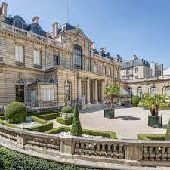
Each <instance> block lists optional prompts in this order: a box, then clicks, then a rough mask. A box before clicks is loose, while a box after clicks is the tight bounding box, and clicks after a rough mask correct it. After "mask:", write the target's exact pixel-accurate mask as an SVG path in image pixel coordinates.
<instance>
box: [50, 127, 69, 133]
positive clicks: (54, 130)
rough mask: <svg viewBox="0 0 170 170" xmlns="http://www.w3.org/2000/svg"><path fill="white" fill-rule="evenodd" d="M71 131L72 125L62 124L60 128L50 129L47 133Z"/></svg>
mask: <svg viewBox="0 0 170 170" xmlns="http://www.w3.org/2000/svg"><path fill="white" fill-rule="evenodd" d="M69 131H70V127H67V126H60V127H58V128H54V129H51V130H48V131H47V133H48V134H58V133H60V132H69Z"/></svg>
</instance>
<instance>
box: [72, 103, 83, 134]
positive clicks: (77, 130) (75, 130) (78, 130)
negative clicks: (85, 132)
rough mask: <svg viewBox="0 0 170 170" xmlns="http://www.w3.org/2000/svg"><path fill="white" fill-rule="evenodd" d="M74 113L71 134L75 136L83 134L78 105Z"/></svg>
mask: <svg viewBox="0 0 170 170" xmlns="http://www.w3.org/2000/svg"><path fill="white" fill-rule="evenodd" d="M73 113H74V115H73V120H72V126H71V134H72V135H73V136H82V127H81V123H80V119H79V110H78V107H77V106H75V108H74V112H73Z"/></svg>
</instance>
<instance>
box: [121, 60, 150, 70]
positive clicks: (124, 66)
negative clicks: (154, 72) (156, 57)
mask: <svg viewBox="0 0 170 170" xmlns="http://www.w3.org/2000/svg"><path fill="white" fill-rule="evenodd" d="M136 66H150V64H149V62H148V61H146V60H144V59H139V58H137V59H134V60H130V61H126V62H123V63H122V69H127V68H131V67H136Z"/></svg>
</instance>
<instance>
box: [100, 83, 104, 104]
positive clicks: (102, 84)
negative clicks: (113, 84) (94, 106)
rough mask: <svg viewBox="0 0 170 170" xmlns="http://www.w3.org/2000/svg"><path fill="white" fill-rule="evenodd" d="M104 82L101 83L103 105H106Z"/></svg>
mask: <svg viewBox="0 0 170 170" xmlns="http://www.w3.org/2000/svg"><path fill="white" fill-rule="evenodd" d="M104 88H105V87H104V82H103V81H102V82H101V100H102V103H104Z"/></svg>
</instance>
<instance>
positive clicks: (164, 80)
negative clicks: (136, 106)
mask: <svg viewBox="0 0 170 170" xmlns="http://www.w3.org/2000/svg"><path fill="white" fill-rule="evenodd" d="M122 84H123V85H124V87H125V89H127V90H128V91H129V93H130V94H133V95H138V96H139V97H141V96H142V95H143V94H145V93H150V94H162V95H166V96H170V76H167V77H162V76H159V77H154V78H147V79H142V80H127V81H124V82H122Z"/></svg>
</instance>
